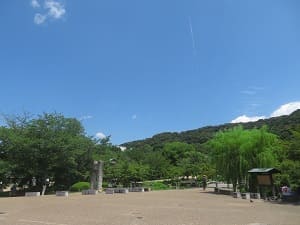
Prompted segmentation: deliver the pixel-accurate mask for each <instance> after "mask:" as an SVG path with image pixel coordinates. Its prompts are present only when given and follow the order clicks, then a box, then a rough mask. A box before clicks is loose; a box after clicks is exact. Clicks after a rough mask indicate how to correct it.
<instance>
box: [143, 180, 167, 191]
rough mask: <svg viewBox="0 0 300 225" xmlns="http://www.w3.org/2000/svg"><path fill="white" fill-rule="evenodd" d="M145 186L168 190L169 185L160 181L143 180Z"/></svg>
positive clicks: (152, 188)
mask: <svg viewBox="0 0 300 225" xmlns="http://www.w3.org/2000/svg"><path fill="white" fill-rule="evenodd" d="M144 186H145V187H150V188H151V190H154V191H155V190H168V189H170V187H169V186H168V185H166V184H164V183H163V182H161V181H153V182H144Z"/></svg>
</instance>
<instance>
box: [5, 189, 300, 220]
mask: <svg viewBox="0 0 300 225" xmlns="http://www.w3.org/2000/svg"><path fill="white" fill-rule="evenodd" d="M0 224H1V225H111V224H113V225H137V224H144V225H197V224H199V225H200V224H201V225H250V224H251V225H260V224H264V225H265V224H268V225H269V224H270V225H299V224H300V206H299V205H293V204H273V203H269V202H263V201H260V200H254V202H252V203H251V202H249V200H243V199H234V198H232V197H230V196H225V195H215V194H212V193H209V192H202V191H200V190H199V189H189V190H172V191H153V192H145V193H129V194H114V195H109V194H104V193H101V194H98V195H96V196H92V195H89V196H86V195H81V194H79V193H76V194H71V195H69V197H57V196H41V197H14V198H1V199H0Z"/></svg>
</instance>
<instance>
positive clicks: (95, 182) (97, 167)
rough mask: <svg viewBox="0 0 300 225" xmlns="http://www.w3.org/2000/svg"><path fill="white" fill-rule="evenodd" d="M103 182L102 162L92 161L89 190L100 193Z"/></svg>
mask: <svg viewBox="0 0 300 225" xmlns="http://www.w3.org/2000/svg"><path fill="white" fill-rule="evenodd" d="M102 180H103V161H94V163H93V169H92V174H91V189H93V190H97V191H101V189H102Z"/></svg>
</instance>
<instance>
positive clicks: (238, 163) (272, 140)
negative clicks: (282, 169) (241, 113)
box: [209, 126, 280, 191]
mask: <svg viewBox="0 0 300 225" xmlns="http://www.w3.org/2000/svg"><path fill="white" fill-rule="evenodd" d="M209 146H210V147H211V148H212V159H213V161H214V162H215V165H216V170H217V173H218V174H220V175H222V176H223V177H224V178H225V179H226V180H227V182H231V183H232V184H233V188H234V190H235V191H236V187H237V184H240V183H242V182H243V181H245V180H246V177H247V171H248V170H249V169H251V168H254V167H272V166H275V165H276V152H277V151H278V149H279V148H280V143H279V141H278V139H277V137H276V135H274V134H272V133H269V132H268V131H267V128H266V127H262V128H260V129H252V130H244V129H243V127H242V126H237V127H234V128H232V129H228V130H225V131H220V132H218V133H217V134H216V135H215V137H214V138H213V139H212V140H210V141H209Z"/></svg>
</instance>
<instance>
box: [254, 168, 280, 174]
mask: <svg viewBox="0 0 300 225" xmlns="http://www.w3.org/2000/svg"><path fill="white" fill-rule="evenodd" d="M248 173H264V174H273V173H280V170H278V169H275V168H253V169H251V170H249V171H248Z"/></svg>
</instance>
